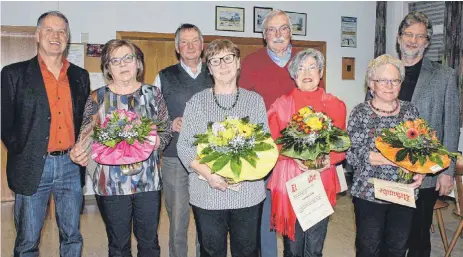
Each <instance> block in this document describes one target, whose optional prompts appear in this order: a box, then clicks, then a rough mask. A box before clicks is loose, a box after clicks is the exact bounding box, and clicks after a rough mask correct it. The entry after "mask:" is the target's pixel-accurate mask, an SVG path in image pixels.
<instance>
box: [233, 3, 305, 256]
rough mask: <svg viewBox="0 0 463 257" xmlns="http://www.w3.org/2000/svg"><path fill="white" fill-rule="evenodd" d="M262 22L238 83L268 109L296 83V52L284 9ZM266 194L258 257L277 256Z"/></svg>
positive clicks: (268, 194)
mask: <svg viewBox="0 0 463 257" xmlns="http://www.w3.org/2000/svg"><path fill="white" fill-rule="evenodd" d="M262 25H263V29H264V30H263V36H264V39H265V42H266V43H267V47H266V48H262V49H259V50H257V51H256V52H254V53H252V54H250V55H248V56H247V57H246V58H245V59H244V60H243V64H242V67H243V68H242V71H241V75H240V81H239V86H240V87H242V88H246V89H249V90H253V91H255V92H257V93H259V94H260V95H261V96H262V97H263V98H264V102H265V107H266V108H267V110H268V109H269V108H270V105H271V104H272V103H273V102H274V101H275V100H276V99H277V98H278V97H280V96H281V95H283V94H285V93H287V92H289V91H290V90H292V89H293V88H294V87H295V86H296V85H295V83H294V80H292V79H291V77H290V75H289V72H288V69H287V64H288V63H289V60H290V59H291V58H292V57H293V56H294V55H295V54H296V53H297V52H296V51H295V50H294V49H293V48H292V46H291V36H292V25H291V20H290V19H289V17H288V15H287V14H286V13H285V12H284V11H281V10H273V11H271V12H270V13H269V14H268V15H267V16H266V17H265V19H264V21H263V23H262ZM267 180H268V177H267V179H266V182H267ZM266 193H267V197H266V199H265V202H264V207H263V211H262V222H261V252H262V254H261V256H262V257H277V255H278V254H277V242H276V235H275V232H273V231H271V229H270V213H271V194H270V191H269V190H266Z"/></svg>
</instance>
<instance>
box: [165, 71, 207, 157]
mask: <svg viewBox="0 0 463 257" xmlns="http://www.w3.org/2000/svg"><path fill="white" fill-rule="evenodd" d="M159 78H160V79H161V91H162V94H163V96H164V99H165V101H166V104H167V110H168V111H169V117H170V119H171V120H174V119H175V118H177V117H182V116H183V111H184V110H185V105H186V102H188V100H190V98H191V97H192V96H193V95H194V94H196V93H198V92H200V91H202V90H204V89H206V88H209V87H211V86H212V85H213V82H212V77H211V75H210V74H209V71H208V70H207V65H206V64H205V63H203V65H202V66H201V73H200V74H199V75H198V77H196V79H193V78H192V77H191V76H190V75H189V74H188V73H187V72H186V71H185V69H184V68H183V67H182V66H181V64H180V63H178V64H176V65H172V66H169V67H167V68H165V69H163V70H162V71H161V72H160V73H159ZM177 141H178V132H172V141H171V142H170V144H169V145H168V146H167V147H166V149H165V150H164V152H163V156H168V157H177Z"/></svg>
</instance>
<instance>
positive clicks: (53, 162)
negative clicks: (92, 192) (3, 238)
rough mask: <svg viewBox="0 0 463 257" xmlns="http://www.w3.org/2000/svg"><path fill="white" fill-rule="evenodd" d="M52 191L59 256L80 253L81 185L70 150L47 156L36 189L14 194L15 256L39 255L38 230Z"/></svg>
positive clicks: (30, 256)
mask: <svg viewBox="0 0 463 257" xmlns="http://www.w3.org/2000/svg"><path fill="white" fill-rule="evenodd" d="M51 193H53V196H54V200H55V206H56V223H57V225H58V229H59V241H60V256H62V257H74V256H81V252H82V236H81V234H80V231H79V225H80V208H81V204H82V187H81V184H80V170H79V166H77V165H76V164H74V163H73V162H72V161H71V159H70V158H69V154H65V155H61V156H51V155H48V156H47V158H46V160H45V166H44V168H43V173H42V177H41V179H40V183H39V186H38V188H37V192H35V193H34V194H33V195H31V196H26V195H21V194H16V196H15V203H14V222H15V227H16V241H15V245H14V256H15V257H32V256H34V257H35V256H39V242H40V233H41V231H42V227H43V223H44V221H45V215H46V211H47V206H48V201H49V199H50V194H51Z"/></svg>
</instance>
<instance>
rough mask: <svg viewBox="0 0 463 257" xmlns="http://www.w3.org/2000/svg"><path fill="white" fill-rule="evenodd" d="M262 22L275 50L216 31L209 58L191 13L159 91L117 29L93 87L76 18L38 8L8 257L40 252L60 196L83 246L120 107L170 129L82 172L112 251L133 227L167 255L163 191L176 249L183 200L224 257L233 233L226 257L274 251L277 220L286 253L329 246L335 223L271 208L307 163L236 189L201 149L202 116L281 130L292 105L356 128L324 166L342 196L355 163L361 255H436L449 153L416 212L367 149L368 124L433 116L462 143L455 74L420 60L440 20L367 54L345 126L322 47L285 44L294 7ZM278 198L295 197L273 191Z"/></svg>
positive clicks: (172, 252) (212, 251) (19, 89)
mask: <svg viewBox="0 0 463 257" xmlns="http://www.w3.org/2000/svg"><path fill="white" fill-rule="evenodd" d="M263 28H264V31H263V35H264V39H265V41H266V47H265V48H262V49H260V50H258V51H256V52H254V53H252V54H250V55H248V56H247V57H246V58H244V60H243V61H241V56H240V49H239V48H238V47H237V46H236V45H235V44H234V43H233V42H231V41H229V40H222V39H218V40H214V41H212V42H210V43H209V44H208V46H207V49H205V50H204V57H205V62H202V59H201V55H202V54H203V45H204V42H203V36H202V34H201V31H200V30H199V28H198V27H196V26H195V25H192V24H182V25H181V26H180V27H179V28H178V29H177V31H176V32H175V49H176V52H177V53H178V55H179V57H180V58H179V59H180V61H179V63H178V64H176V65H172V66H170V67H167V68H165V69H163V70H161V71H160V72H159V74H158V75H157V76H156V78H155V81H154V83H153V84H154V86H153V85H150V84H146V83H145V82H144V69H145V63H144V55H143V53H142V51H141V50H140V48H139V47H138V46H137V45H135V44H134V43H132V42H130V41H127V40H110V41H109V42H107V43H106V44H105V45H104V47H103V51H102V55H101V70H102V72H103V74H104V77H105V78H106V79H107V80H108V81H109V84H108V85H105V86H103V87H101V88H99V89H97V90H95V91H93V92H90V82H89V74H88V72H87V71H86V70H84V69H81V68H79V67H77V66H75V65H73V64H72V63H69V62H68V61H67V59H66V57H65V55H64V52H65V49H66V45H67V43H68V41H69V22H68V20H67V18H66V17H65V16H64V15H63V14H62V13H60V12H57V11H51V12H47V13H44V14H43V15H42V16H40V18H39V19H38V22H37V32H36V39H37V43H38V55H37V56H36V57H34V58H32V59H31V60H28V61H24V62H20V63H15V64H11V65H8V66H6V67H5V68H3V70H2V72H1V81H2V85H1V100H2V102H1V107H2V125H1V126H2V131H1V135H2V141H3V142H4V144H5V146H6V147H7V150H8V162H7V178H8V184H9V187H10V188H11V189H12V190H13V191H14V192H15V205H14V221H15V225H16V232H17V237H16V241H15V246H14V256H38V253H39V249H38V245H39V241H40V234H41V229H42V226H43V223H44V219H45V213H46V209H47V203H48V199H49V196H50V194H51V193H53V195H54V198H55V201H56V217H57V219H56V220H57V224H58V228H59V234H60V237H59V238H60V256H66V257H72V256H81V251H82V242H83V240H82V236H81V234H80V231H79V224H80V222H79V214H80V207H81V204H82V187H81V174H82V172H84V171H85V167H86V166H87V164H88V163H89V161H90V156H89V147H90V145H91V144H92V134H93V131H94V130H93V128H94V127H95V126H99V125H101V124H102V122H103V121H104V119H105V117H106V116H107V115H108V114H110V113H111V112H112V111H114V110H116V109H125V110H129V111H133V112H135V113H137V114H139V115H141V116H143V117H147V118H149V119H152V120H153V121H156V122H160V124H161V125H160V131H159V132H158V136H157V137H156V142H155V150H154V151H153V153H152V154H151V156H150V157H149V158H148V159H146V160H144V161H143V162H141V163H137V164H134V165H124V166H115V165H103V164H97V165H96V168H95V169H94V170H92V171H90V172H89V173H90V174H91V178H92V182H93V189H94V192H95V194H96V200H97V204H98V208H99V210H100V213H101V216H102V219H103V221H104V224H105V227H106V232H107V237H108V254H109V256H131V233H132V227H133V232H134V235H135V237H136V239H137V242H138V245H137V248H138V256H160V247H159V242H158V232H157V230H158V223H159V214H160V206H161V190H163V191H164V198H165V206H166V209H167V213H168V216H169V221H170V227H169V256H170V257H186V256H188V255H187V244H188V243H187V231H188V227H189V219H190V208H192V210H193V214H194V218H195V223H196V228H197V238H196V241H197V244H196V255H197V256H198V257H199V256H201V257H225V256H226V255H227V236H228V235H230V249H231V254H232V256H236V257H238V256H239V257H254V256H255V257H257V256H261V257H276V256H278V253H277V243H276V234H275V231H276V232H278V233H281V234H282V235H283V236H284V253H283V255H284V256H285V257H291V256H301V257H302V256H304V257H309V256H310V257H312V256H322V251H323V246H324V241H325V237H326V232H327V227H328V223H329V218H325V219H323V220H322V221H320V222H319V223H317V224H316V225H314V226H313V227H311V228H310V229H308V230H306V231H303V230H302V228H301V226H300V224H299V223H298V222H297V219H296V217H295V214H294V211H292V210H288V212H287V213H288V216H287V217H277V215H275V213H274V210H272V204H274V205H275V204H277V203H276V202H274V203H272V196H273V195H274V194H277V193H278V192H282V191H284V190H281V188H280V187H281V185H282V184H283V185H284V182H286V181H285V180H288V177H287V176H285V174H288V173H291V174H300V173H302V172H304V171H307V170H309V168H308V167H307V166H306V165H305V164H304V163H303V162H302V161H301V160H298V159H293V158H289V157H285V156H281V155H280V157H279V158H278V161H277V163H276V165H275V167H274V169H273V172H271V173H270V174H269V176H267V177H266V178H265V179H264V180H257V181H245V182H241V183H240V187H239V189H237V190H236V189H235V190H231V189H229V186H230V185H229V184H228V183H227V180H225V179H224V178H223V177H221V176H219V175H217V174H212V172H211V169H210V168H209V166H207V165H206V164H201V163H200V162H199V161H198V158H197V157H198V156H197V152H196V147H195V146H194V145H193V142H194V140H195V138H194V136H195V135H196V134H200V133H204V132H205V131H206V129H207V125H208V123H209V122H216V121H222V120H224V119H225V117H227V116H238V117H245V116H248V117H249V119H250V122H252V123H261V124H263V129H264V130H265V131H267V132H270V133H271V135H272V138H274V139H276V138H278V137H279V136H280V131H281V130H282V129H283V128H285V127H286V125H287V124H288V122H289V121H290V119H291V117H292V115H293V114H294V113H296V112H297V111H298V110H299V109H301V108H302V107H304V106H307V105H310V106H311V107H312V108H314V110H315V111H317V112H324V113H325V114H326V115H328V116H329V117H330V118H331V119H332V121H333V125H334V126H336V127H338V128H340V129H343V130H346V129H347V132H348V134H349V136H350V138H351V140H352V146H351V148H350V149H349V150H348V151H347V153H330V154H329V156H328V157H327V158H326V161H325V163H324V164H325V166H324V167H323V168H321V169H317V171H318V172H320V175H321V178H322V182H323V186H324V189H325V192H326V194H327V196H328V199H329V202H330V203H331V205H333V206H334V205H335V204H336V194H337V193H338V192H339V191H340V185H339V178H338V177H337V173H336V168H335V166H336V165H338V164H340V163H341V162H342V161H343V160H344V159H345V158H347V161H348V162H349V163H350V164H351V165H352V166H353V168H354V181H353V185H352V189H351V190H352V196H353V203H354V211H355V217H356V218H355V223H356V241H355V248H356V253H357V256H358V257H362V256H365V257H373V256H391V257H399V256H400V257H402V256H405V254H406V252H407V249H408V255H407V256H408V257H414V256H426V257H428V256H430V248H431V245H430V235H429V228H430V226H431V223H432V211H433V209H432V207H433V205H434V202H435V201H436V199H437V196H438V195H439V194H440V195H444V194H448V193H449V191H450V190H451V188H452V186H453V172H454V170H455V166H454V165H455V164H454V163H453V164H452V165H451V166H450V168H448V169H447V170H445V171H444V172H442V173H440V174H438V175H435V176H426V177H425V176H423V175H415V176H414V177H413V180H414V181H413V183H412V184H410V186H411V187H413V188H415V189H416V190H415V192H416V195H417V197H418V200H417V208H416V209H415V210H414V209H411V208H408V207H404V206H400V205H397V204H392V203H387V202H384V201H380V200H378V199H376V198H375V196H374V189H373V185H372V183H371V180H370V178H382V179H386V180H391V181H395V180H396V179H397V168H396V167H395V166H396V165H395V164H394V163H392V162H390V161H388V160H387V159H386V158H385V157H383V156H382V155H381V154H380V153H379V152H378V150H377V149H376V148H375V146H374V140H375V135H376V133H375V131H377V130H379V129H381V128H390V127H392V126H395V125H397V124H398V123H400V122H402V121H405V120H409V119H414V118H417V117H422V118H424V119H426V120H427V121H428V122H429V123H430V125H431V126H432V127H433V128H434V129H436V130H437V136H438V138H439V139H440V140H441V141H442V142H443V143H444V145H445V146H446V147H447V148H448V149H449V151H456V150H457V144H458V137H459V129H460V123H459V106H460V105H459V101H460V99H459V93H458V89H457V87H456V74H455V71H453V70H452V69H450V68H446V67H443V66H442V65H439V64H435V63H432V62H431V61H429V60H428V59H426V58H424V57H423V54H424V51H425V49H426V47H428V45H429V42H430V40H431V37H432V25H431V21H430V20H429V19H428V18H427V17H426V16H425V15H424V14H422V13H419V12H412V13H410V14H408V15H407V16H406V17H405V18H404V20H403V21H402V23H401V25H400V27H399V30H398V34H397V43H398V46H399V49H398V52H399V56H400V59H397V58H395V57H393V56H391V55H382V56H379V57H378V58H376V59H374V60H372V61H371V62H370V64H369V66H368V70H367V75H366V77H365V83H366V86H367V87H368V89H369V90H368V93H367V97H366V101H365V102H363V103H361V104H359V105H357V106H355V108H354V109H353V111H352V113H351V114H350V117H349V119H347V121H346V118H347V111H346V106H345V104H344V102H343V101H342V100H340V99H339V98H337V97H336V96H333V95H332V94H329V93H327V92H326V91H325V89H324V82H323V75H324V74H323V70H324V65H325V58H324V56H323V54H322V53H321V52H320V51H318V50H316V49H312V48H309V49H304V50H296V49H294V48H293V47H292V46H291V37H292V24H291V21H290V19H289V17H288V16H287V14H286V13H285V12H283V11H281V10H274V11H272V12H270V13H269V14H268V15H267V16H266V18H265V19H264V21H263ZM161 153H162V154H161ZM161 160H162V162H161ZM161 166H162V167H161ZM161 168H162V169H161ZM282 182H283V183H282ZM418 188H419V189H418ZM282 197H288V196H287V195H283V196H279V197H275V198H274V199H273V200H274V201H279V200H281V199H282ZM280 218H282V219H284V222H281V220H278V219H280Z"/></svg>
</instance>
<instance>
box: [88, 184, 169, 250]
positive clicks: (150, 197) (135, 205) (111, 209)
mask: <svg viewBox="0 0 463 257" xmlns="http://www.w3.org/2000/svg"><path fill="white" fill-rule="evenodd" d="M96 200H97V204H98V208H99V209H100V213H101V217H102V218H103V221H104V223H105V225H106V234H107V236H108V248H109V249H108V252H109V256H110V257H131V256H132V253H131V240H130V239H131V234H132V223H133V232H134V234H135V238H137V242H138V245H137V249H138V254H137V256H138V257H159V256H160V255H161V250H160V247H159V242H158V224H159V211H160V206H161V191H153V192H144V193H137V194H133V195H115V196H99V195H96Z"/></svg>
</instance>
